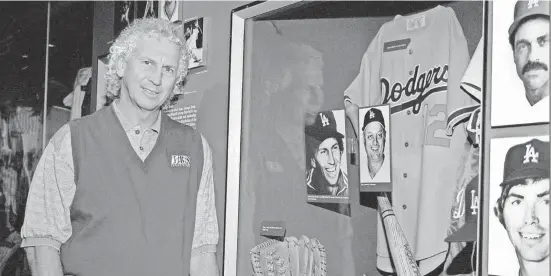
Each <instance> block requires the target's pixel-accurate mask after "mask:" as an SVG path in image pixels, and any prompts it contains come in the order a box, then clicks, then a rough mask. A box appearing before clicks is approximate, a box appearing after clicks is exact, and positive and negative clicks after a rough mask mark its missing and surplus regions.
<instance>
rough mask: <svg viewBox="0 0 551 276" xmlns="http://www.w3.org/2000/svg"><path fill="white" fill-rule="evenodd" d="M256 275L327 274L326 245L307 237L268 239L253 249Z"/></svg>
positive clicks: (320, 275) (296, 275) (301, 275)
mask: <svg viewBox="0 0 551 276" xmlns="http://www.w3.org/2000/svg"><path fill="white" fill-rule="evenodd" d="M250 257H251V263H252V266H253V272H254V276H276V275H277V276H326V274H327V270H326V258H327V257H326V253H325V248H324V247H323V245H322V244H321V243H320V242H319V240H317V239H310V238H308V237H307V236H304V235H303V236H301V237H300V239H297V238H296V237H286V238H285V239H284V241H281V242H280V241H277V240H269V241H266V242H263V243H261V244H259V245H257V246H255V247H253V249H251V252H250Z"/></svg>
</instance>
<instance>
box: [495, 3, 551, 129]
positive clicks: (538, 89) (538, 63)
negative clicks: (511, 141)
mask: <svg viewBox="0 0 551 276" xmlns="http://www.w3.org/2000/svg"><path fill="white" fill-rule="evenodd" d="M492 3H493V6H494V7H493V11H494V12H493V27H492V28H493V38H492V40H493V41H492V56H494V57H500V58H495V59H492V96H491V98H492V108H491V112H492V114H491V118H492V119H491V120H492V126H505V125H518V124H532V123H546V122H549V1H548V0H500V1H493V2H492ZM512 107H513V108H514V110H515V112H511V108H512Z"/></svg>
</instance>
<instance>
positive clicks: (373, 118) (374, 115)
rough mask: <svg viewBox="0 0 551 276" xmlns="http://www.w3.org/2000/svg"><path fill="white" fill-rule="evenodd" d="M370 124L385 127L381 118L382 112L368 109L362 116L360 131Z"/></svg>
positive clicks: (383, 119)
mask: <svg viewBox="0 0 551 276" xmlns="http://www.w3.org/2000/svg"><path fill="white" fill-rule="evenodd" d="M371 122H379V123H380V124H381V125H383V128H386V127H385V118H384V117H383V112H381V110H379V109H377V108H371V109H369V110H368V111H367V112H366V113H365V116H364V125H363V127H362V130H363V129H365V127H366V126H367V124H369V123H371Z"/></svg>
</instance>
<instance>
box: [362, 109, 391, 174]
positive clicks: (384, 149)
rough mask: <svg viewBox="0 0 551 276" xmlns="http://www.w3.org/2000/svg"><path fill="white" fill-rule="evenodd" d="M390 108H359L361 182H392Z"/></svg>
mask: <svg viewBox="0 0 551 276" xmlns="http://www.w3.org/2000/svg"><path fill="white" fill-rule="evenodd" d="M389 115H390V108H389V106H388V105H382V106H374V107H365V108H361V109H360V110H359V122H360V127H361V129H360V134H359V136H360V137H359V138H360V141H359V142H360V183H362V184H376V183H389V182H390V149H389V147H390V141H389V133H390V131H389V130H390V125H389V123H390V122H389V118H390V116H389Z"/></svg>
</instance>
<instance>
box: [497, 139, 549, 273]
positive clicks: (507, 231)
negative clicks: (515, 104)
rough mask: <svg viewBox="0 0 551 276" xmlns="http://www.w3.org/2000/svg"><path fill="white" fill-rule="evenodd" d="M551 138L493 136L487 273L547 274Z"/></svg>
mask: <svg viewBox="0 0 551 276" xmlns="http://www.w3.org/2000/svg"><path fill="white" fill-rule="evenodd" d="M549 150H550V149H549V137H546V136H541V137H515V138H497V139H492V141H491V156H490V160H491V166H490V184H489V187H490V207H491V208H493V214H490V221H489V249H488V274H489V275H500V276H502V275H503V276H505V275H511V276H517V275H519V276H538V275H549V170H550V164H549V153H550V152H549Z"/></svg>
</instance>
